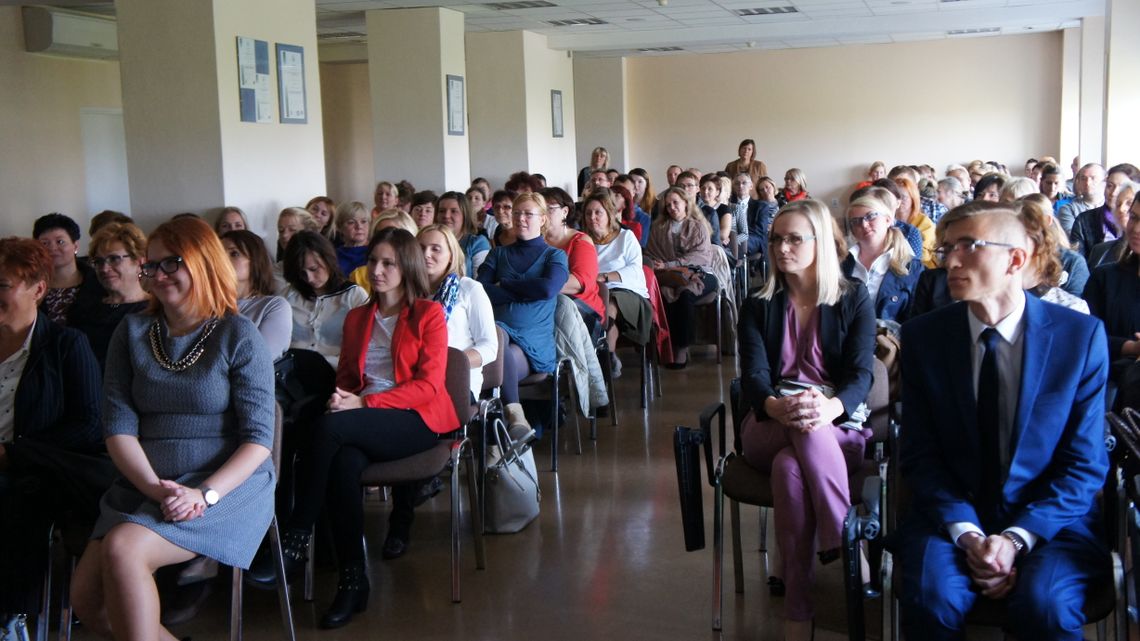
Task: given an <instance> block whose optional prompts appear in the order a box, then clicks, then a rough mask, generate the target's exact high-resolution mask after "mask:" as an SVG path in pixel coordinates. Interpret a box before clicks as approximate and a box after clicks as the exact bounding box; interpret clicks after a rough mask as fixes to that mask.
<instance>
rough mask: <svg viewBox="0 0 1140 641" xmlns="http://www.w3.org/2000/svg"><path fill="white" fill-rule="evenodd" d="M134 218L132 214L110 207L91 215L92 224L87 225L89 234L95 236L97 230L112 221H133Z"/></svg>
mask: <svg viewBox="0 0 1140 641" xmlns="http://www.w3.org/2000/svg"><path fill="white" fill-rule="evenodd" d="M133 222H134V220H132V219H131V217H130V216H128V215H126V214H124V213H122V212H119V211H113V210H110V209H104V210H103V211H101V212H99V213H97V214H95V215H94V216H92V217H91V224H90V225H88V226H87V235H88V236H89V237H91V238H94V237H95V232H97V231H99V230H100V229H102V228H103V227H105V226H107V225H110V224H111V223H133Z"/></svg>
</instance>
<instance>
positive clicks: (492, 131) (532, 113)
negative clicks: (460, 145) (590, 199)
mask: <svg viewBox="0 0 1140 641" xmlns="http://www.w3.org/2000/svg"><path fill="white" fill-rule="evenodd" d="M467 59H468V62H469V65H468V66H469V67H470V69H471V83H470V86H471V91H470V104H471V131H472V140H471V167H472V171H473V173H474V174H475V175H477V176H483V177H484V178H487V179H488V180H490V181H491V184H492V185H495V186H498V185H501V184H502V183H503V182H504V181H505V180H506V178H507V176H508V175H509V174H510V173H511V172H514V171H521V170H526V171H529V172H531V173H541V174H543V175H544V176H546V182H547V185H549V186H551V187H561V188H563V189H565V190H567V191H569V192H570V193H574V191H575V190H576V187H577V184H576V179H577V176H578V165H577V160H576V158H575V146H576V142H575V141H576V135H575V131H576V128H577V123H576V120H575V108H574V105H575V97H574V96H575V93H574V65H573V60H572V59H571V57H570V55H569V54H568V53H567V52H565V51H559V50H554V49H551V48H550V47H548V46H547V43H546V36H543V35H541V34H537V33H532V32H530V31H508V32H497V33H496V32H484V33H471V34H468V39H467ZM554 91H558V92H561V94H560V95H561V106H562V111H561V115H562V122H561V131H560V133H561V135H560V136H556V135H555V131H554V123H553V119H552V101H553V100H554V98H553V95H552V92H554Z"/></svg>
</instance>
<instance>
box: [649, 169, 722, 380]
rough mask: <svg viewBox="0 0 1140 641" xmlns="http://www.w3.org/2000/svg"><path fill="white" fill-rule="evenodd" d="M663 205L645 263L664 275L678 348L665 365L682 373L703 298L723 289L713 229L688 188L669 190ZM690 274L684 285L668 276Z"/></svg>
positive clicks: (651, 230) (673, 337)
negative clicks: (714, 264) (715, 265)
mask: <svg viewBox="0 0 1140 641" xmlns="http://www.w3.org/2000/svg"><path fill="white" fill-rule="evenodd" d="M660 202H662V203H663V209H662V211H663V212H664V214H665V215H663V216H658V217H657V220H655V221H653V224H651V225H650V226H649V242H648V243H647V244H646V246H645V250H644V252H643V260H644V261H645V264H646V265H648V266H649V267H650V268H652V269H653V271H654V272H656V273H658V274H660V276H658V278H657V280H658V284H659V285H660V287H661V298H662V299H663V300H664V301H665V315H666V316H667V317H668V320H669V335H670V339H671V340H672V343H673V362H672V363H666V365H665V366H666V367H667V368H669V369H682V368H684V367H685V366H687V365H688V364H689V345H691V344H692V342H693V339H694V335H695V333H696V324H697V299H699V298H700V297H702V296H704V295H705V294H707V293H709V292H710V291H712V290H713V289H714V288H716V287H718V286H719V285H718V283H717V280H716V276H713V274H712V261H713V255H712V252H713V245H712V242H711V239H712V230H711V229H710V228H709V223H708V221H707V220H705V217H704V215H703V214H701V211H700V210H699V209H697V205H696V203H695V202H694V201H693V200H692V199H690V198H689V197H688V195H687V194H686V192H685V190H684V189H681V188H679V187H670V188H669V189H666V190H665V194H664V195H663V196H662V197H661V201H660ZM694 268H699V270H697V269H694ZM685 270H693V271H692V273H691V276H692V277H691V279H690V280H689V281H688V282H687V283H684V284H680V283H674V284H668V283H669V281H668V278H667V276H669V275H668V274H664V273H663V272H669V271H685Z"/></svg>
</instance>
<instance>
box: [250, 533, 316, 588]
mask: <svg viewBox="0 0 1140 641" xmlns="http://www.w3.org/2000/svg"><path fill="white" fill-rule="evenodd" d="M312 538H313V533H312V532H311V531H310V530H293V529H290V530H285V531H284V532H282V534H281V556H282V557H283V558H284V560H285V576H286V577H289V576H293V575H295V574H297V573H298V572H300V571H301V569H302V568H304V567H305V560H306V559H308V558H309V540H310V539H312ZM245 584H246V585H248V586H250V587H252V588H258V589H262V590H272V589H275V588H276V587H277V570H276V561H275V560H274V558H273V552H272V550H266V551H265V553H264V554H262V555H260V556H259V557H258V558H257V559H255V560H254V562H253V565H251V566H250V568H249V570H247V571H246V573H245Z"/></svg>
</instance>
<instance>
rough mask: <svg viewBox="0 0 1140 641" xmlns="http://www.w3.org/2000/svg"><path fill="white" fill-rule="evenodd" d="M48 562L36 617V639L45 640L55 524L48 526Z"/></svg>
mask: <svg viewBox="0 0 1140 641" xmlns="http://www.w3.org/2000/svg"><path fill="white" fill-rule="evenodd" d="M47 545H48V556H47V558H48V562H47V569H46V570H45V571H44V585H43V594H41V595H40V613H39V615H38V616H37V617H36V641H47V638H48V626H49V623H48V621H50V620H51V557H52V549H53V548H54V547H55V526H54V525H51V526H48V540H47Z"/></svg>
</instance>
